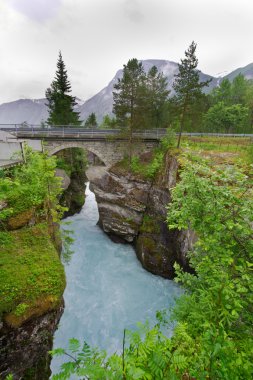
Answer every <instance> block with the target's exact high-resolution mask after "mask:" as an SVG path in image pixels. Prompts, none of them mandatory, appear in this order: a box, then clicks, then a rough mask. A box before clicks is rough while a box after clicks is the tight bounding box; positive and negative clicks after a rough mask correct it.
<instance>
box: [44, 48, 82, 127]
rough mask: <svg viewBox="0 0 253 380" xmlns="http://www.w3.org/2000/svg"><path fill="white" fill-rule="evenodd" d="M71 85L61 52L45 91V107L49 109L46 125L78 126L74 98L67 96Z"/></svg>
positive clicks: (77, 113)
mask: <svg viewBox="0 0 253 380" xmlns="http://www.w3.org/2000/svg"><path fill="white" fill-rule="evenodd" d="M70 92H71V84H70V82H69V80H68V75H67V70H66V67H65V63H64V62H63V59H62V55H61V52H59V58H58V61H57V70H56V73H55V78H54V80H53V82H52V83H51V86H50V88H48V89H47V90H46V98H47V106H48V108H49V117H48V119H47V123H48V124H52V125H72V124H73V125H80V124H81V122H80V121H79V112H76V111H74V107H75V105H76V104H77V103H76V99H75V97H74V96H71V95H69V93H70Z"/></svg>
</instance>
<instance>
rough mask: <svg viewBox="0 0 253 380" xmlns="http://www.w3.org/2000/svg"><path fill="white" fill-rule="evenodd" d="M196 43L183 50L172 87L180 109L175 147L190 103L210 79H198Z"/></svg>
mask: <svg viewBox="0 0 253 380" xmlns="http://www.w3.org/2000/svg"><path fill="white" fill-rule="evenodd" d="M196 47H197V45H196V44H195V42H194V41H193V42H192V43H191V45H190V46H189V48H188V50H187V51H186V52H185V58H184V59H181V63H180V64H179V65H178V68H179V73H178V74H177V75H175V81H174V83H173V88H174V90H175V92H176V101H177V103H178V106H179V110H180V113H181V115H180V131H179V136H178V143H177V147H178V148H179V146H180V140H181V135H182V131H183V126H184V122H185V117H186V115H187V113H188V112H189V109H190V108H191V106H192V105H194V104H196V101H197V100H198V99H200V98H201V96H202V88H203V87H205V86H208V84H209V82H210V80H208V81H205V82H200V81H199V72H198V70H196V69H197V66H198V60H197V58H196V55H195V51H196Z"/></svg>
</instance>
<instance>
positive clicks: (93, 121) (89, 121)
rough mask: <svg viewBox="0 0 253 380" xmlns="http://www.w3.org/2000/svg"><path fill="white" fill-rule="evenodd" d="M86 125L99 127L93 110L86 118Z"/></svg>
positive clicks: (87, 126)
mask: <svg viewBox="0 0 253 380" xmlns="http://www.w3.org/2000/svg"><path fill="white" fill-rule="evenodd" d="M84 126H85V127H86V128H97V126H98V123H97V118H96V114H95V113H94V112H92V113H91V114H90V115H89V116H88V118H87V120H86V122H85V124H84Z"/></svg>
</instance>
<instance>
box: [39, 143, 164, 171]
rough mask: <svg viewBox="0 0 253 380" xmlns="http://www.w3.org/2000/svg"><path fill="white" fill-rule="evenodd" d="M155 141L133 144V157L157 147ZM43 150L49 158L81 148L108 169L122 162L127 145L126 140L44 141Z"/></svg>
mask: <svg viewBox="0 0 253 380" xmlns="http://www.w3.org/2000/svg"><path fill="white" fill-rule="evenodd" d="M157 144H158V142H157V141H155V140H154V141H144V140H142V141H138V142H136V143H133V155H137V154H138V155H139V154H140V153H144V152H150V151H151V150H152V149H154V147H155V146H157ZM43 147H44V149H45V150H46V151H47V152H48V154H49V155H50V156H52V155H53V154H55V153H57V152H59V151H61V150H63V149H68V148H83V149H85V150H86V151H89V152H91V153H93V154H95V155H96V156H97V157H98V158H99V159H100V160H101V161H102V162H103V163H104V164H105V165H106V166H108V167H110V166H112V165H113V164H115V163H116V162H118V161H120V160H122V159H123V158H124V156H125V155H126V154H127V153H128V151H129V144H128V142H127V141H126V140H116V139H115V140H114V141H107V140H102V141H95V140H93V141H58V140H57V141H53V140H51V141H48V140H47V141H44V143H43Z"/></svg>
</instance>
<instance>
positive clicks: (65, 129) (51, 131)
mask: <svg viewBox="0 0 253 380" xmlns="http://www.w3.org/2000/svg"><path fill="white" fill-rule="evenodd" d="M0 130H2V131H5V132H10V133H12V134H14V135H15V136H16V137H23V138H25V137H32V138H35V137H38V138H47V137H48V138H50V137H52V138H53V137H55V138H71V137H72V138H88V139H94V138H106V137H109V136H117V135H118V137H119V138H123V135H121V132H122V131H121V130H120V129H97V128H93V129H88V128H84V127H76V126H71V125H63V126H46V127H45V128H41V125H29V126H28V125H26V126H24V124H0ZM177 134H178V133H177ZM165 135H166V129H148V130H139V131H135V132H134V133H133V136H134V137H139V138H144V139H156V140H159V139H161V138H162V137H163V136H165ZM182 136H192V137H194V136H195V137H197V136H199V137H201V136H202V137H205V136H207V137H208V136H209V137H250V138H253V134H250V133H208V132H184V133H182Z"/></svg>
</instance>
